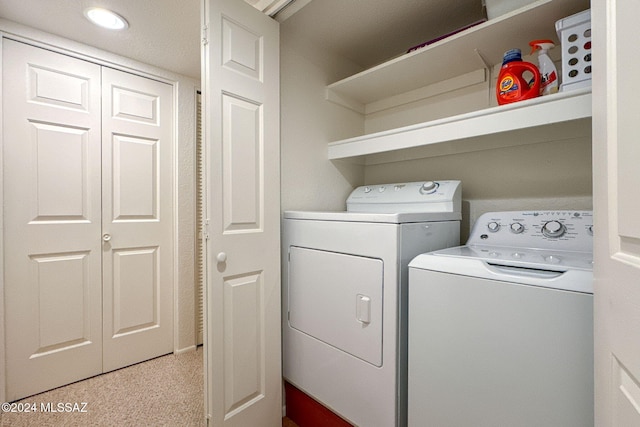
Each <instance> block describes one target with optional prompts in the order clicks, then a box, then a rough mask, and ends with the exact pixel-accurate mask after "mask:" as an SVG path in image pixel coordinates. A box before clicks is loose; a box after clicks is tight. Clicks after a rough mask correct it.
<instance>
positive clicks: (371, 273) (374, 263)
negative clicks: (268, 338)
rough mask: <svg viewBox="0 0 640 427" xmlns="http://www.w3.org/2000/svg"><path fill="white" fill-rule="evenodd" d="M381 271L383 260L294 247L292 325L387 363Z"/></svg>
mask: <svg viewBox="0 0 640 427" xmlns="http://www.w3.org/2000/svg"><path fill="white" fill-rule="evenodd" d="M382 273H383V263H382V260H380V259H375V258H367V257H362V256H355V255H347V254H342V253H336V252H328V251H322V250H316V249H306V248H300V247H296V246H292V247H291V248H290V251H289V324H290V326H291V327H292V328H294V329H297V330H299V331H300V332H303V333H305V334H307V335H310V336H312V337H314V338H316V339H318V340H320V341H323V342H324V343H326V344H328V345H331V346H333V347H335V348H337V349H339V350H342V351H345V352H347V353H349V354H351V355H353V356H355V357H357V358H359V359H362V360H364V361H366V362H368V363H371V364H372V365H375V366H382V288H383V277H382Z"/></svg>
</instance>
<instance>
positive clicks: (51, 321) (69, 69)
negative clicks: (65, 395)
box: [2, 39, 102, 401]
mask: <svg viewBox="0 0 640 427" xmlns="http://www.w3.org/2000/svg"><path fill="white" fill-rule="evenodd" d="M2 52H3V73H2V85H3V101H2V102H3V156H4V164H3V169H4V176H3V189H4V206H3V209H4V245H5V251H4V254H5V259H4V267H5V282H4V283H5V313H6V314H5V316H6V332H5V333H6V335H5V337H6V363H7V369H6V373H7V377H6V378H7V396H6V398H7V400H9V401H11V400H14V399H18V398H20V397H24V396H28V395H31V394H34V393H38V392H41V391H43V390H46V389H50V388H54V387H58V386H60V385H63V384H67V383H71V382H74V381H77V380H80V379H83V378H87V377H90V376H93V375H96V374H99V373H100V372H102V294H101V293H102V288H101V283H102V279H101V275H102V272H101V245H100V229H101V222H100V217H101V212H100V210H101V206H100V205H101V195H100V193H101V190H100V187H101V182H100V170H101V160H100V156H101V154H100V67H99V66H98V65H95V64H91V63H88V62H85V61H81V60H78V59H74V58H70V57H67V56H64V55H59V54H56V53H52V52H49V51H47V50H44V49H39V48H35V47H32V46H28V45H25V44H22V43H19V42H15V41H11V40H6V39H5V40H3V46H2Z"/></svg>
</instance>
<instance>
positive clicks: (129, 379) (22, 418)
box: [0, 347, 205, 427]
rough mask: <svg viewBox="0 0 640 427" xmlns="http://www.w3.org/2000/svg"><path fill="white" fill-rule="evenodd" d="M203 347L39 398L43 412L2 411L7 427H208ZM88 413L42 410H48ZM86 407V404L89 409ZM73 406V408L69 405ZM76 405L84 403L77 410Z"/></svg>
mask: <svg viewBox="0 0 640 427" xmlns="http://www.w3.org/2000/svg"><path fill="white" fill-rule="evenodd" d="M203 387H204V381H203V361H202V347H199V348H198V349H197V350H196V351H191V352H186V353H182V354H179V355H173V354H170V355H167V356H162V357H158V358H156V359H152V360H150V361H147V362H143V363H139V364H137V365H133V366H129V367H127V368H123V369H119V370H117V371H113V372H109V373H107V374H104V375H99V376H97V377H93V378H89V379H87V380H84V381H80V382H77V383H74V384H70V385H68V386H64V387H60V388H57V389H54V390H51V391H48V392H45V393H41V394H37V395H35V396H31V397H28V398H26V399H23V400H20V401H18V403H23V404H24V403H29V404H31V403H35V405H36V408H37V409H38V412H30V413H7V412H4V413H3V412H0V425H2V426H3V427H4V426H7V427H8V426H38V427H49V426H50V427H66V426H69V427H71V426H97V427H102V426H105V427H120V426H172V427H173V426H184V427H190V426H204V425H205V423H204V397H203V395H204V394H203ZM60 403H62V404H63V405H62V409H63V410H65V409H70V410H76V409H77V410H82V409H84V410H85V411H86V412H66V413H65V412H57V413H51V412H48V413H46V412H41V411H40V409H41V407H42V405H44V407H45V408H46V407H47V405H48V404H51V405H50V407H52V408H56V409H58V408H59V404H60ZM83 403H86V405H83ZM65 404H68V405H65ZM74 404H78V405H77V406H76V405H74Z"/></svg>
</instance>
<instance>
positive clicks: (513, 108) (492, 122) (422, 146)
mask: <svg viewBox="0 0 640 427" xmlns="http://www.w3.org/2000/svg"><path fill="white" fill-rule="evenodd" d="M590 135H591V89H590V88H588V89H578V90H573V91H568V92H561V93H557V94H554V95H548V96H543V97H539V98H534V99H529V100H526V101H521V102H516V103H513V104H508V105H502V106H498V107H491V108H487V109H484V110H480V111H474V112H471V113H466V114H461V115H458V116H453V117H447V118H444V119H438V120H433V121H430V122H425V123H419V124H416V125H411V126H405V127H402V128H398V129H392V130H388V131H383V132H377V133H374V134H369V135H364V136H359V137H355V138H349V139H345V140H341V141H335V142H332V143H330V144H329V151H328V157H329V159H330V160H339V159H346V160H349V161H352V162H357V163H361V164H366V165H371V164H379V163H387V162H393V161H402V160H408V159H412V158H419V157H432V156H440V155H446V154H457V153H463V152H471V151H480V150H488V149H494V148H501V147H508V146H516V145H524V144H533V143H538V142H545V141H559V140H567V139H574V138H580V137H587V136H590ZM543 155H544V153H543ZM549 155H551V156H552V155H553V153H549Z"/></svg>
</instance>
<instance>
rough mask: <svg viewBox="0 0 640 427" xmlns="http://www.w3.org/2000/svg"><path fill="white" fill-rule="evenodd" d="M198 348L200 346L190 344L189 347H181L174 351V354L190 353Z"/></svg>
mask: <svg viewBox="0 0 640 427" xmlns="http://www.w3.org/2000/svg"><path fill="white" fill-rule="evenodd" d="M197 349H198V346H196V345H190V346H189V347H185V348H181V349H179V350H176V351H174V352H173V354H182V353H188V352H190V351H196V350H197Z"/></svg>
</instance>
